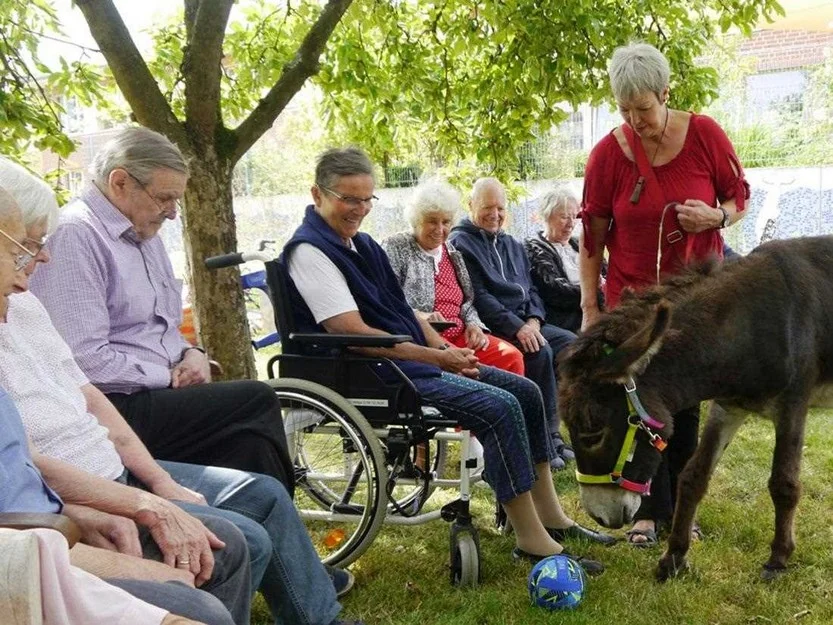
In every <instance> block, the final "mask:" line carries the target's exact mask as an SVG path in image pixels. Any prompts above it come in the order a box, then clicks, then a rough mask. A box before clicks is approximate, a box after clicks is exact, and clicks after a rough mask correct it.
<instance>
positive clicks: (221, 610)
mask: <svg viewBox="0 0 833 625" xmlns="http://www.w3.org/2000/svg"><path fill="white" fill-rule="evenodd" d="M105 581H106V582H107V583H108V584H112V585H113V586H118V587H119V588H121V589H122V590H126V591H127V592H129V593H130V594H131V595H133V596H134V597H136V598H137V599H141V600H142V601H145V602H146V603H150V604H151V605H155V606H156V607H157V608H162V609H163V610H167V611H168V612H170V613H171V614H178V615H179V616H184V617H186V618H189V619H191V620H194V621H199V622H201V623H205V624H206V625H234V620H232V618H231V614H229V611H228V610H226V608H225V606H223V604H222V602H221V601H220V600H219V599H217V597H214V596H213V595H210V594H208V593H207V592H205V591H203V590H199V589H198V588H191V587H190V586H186V585H185V584H182V583H180V582H166V583H164V584H162V583H159V582H148V581H144V580H138V579H106V580H105Z"/></svg>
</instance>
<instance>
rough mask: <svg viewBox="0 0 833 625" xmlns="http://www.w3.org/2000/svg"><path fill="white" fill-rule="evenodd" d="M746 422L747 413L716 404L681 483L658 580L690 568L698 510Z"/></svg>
mask: <svg viewBox="0 0 833 625" xmlns="http://www.w3.org/2000/svg"><path fill="white" fill-rule="evenodd" d="M745 418H746V412H745V411H740V410H737V411H735V410H733V411H730V412H727V411H726V410H724V409H723V408H722V407H720V406H719V405H718V404H717V403H714V402H713V403H712V406H711V411H710V414H709V420H708V422H707V423H706V427H705V428H704V430H703V436H702V437H701V438H700V443H699V444H698V445H697V450H696V451H695V452H694V455H693V456H692V457H691V459H690V460H689V461H688V463H687V464H686V466H685V469H683V471H682V473H680V476H679V478H678V480H677V503H676V505H675V507H674V522H673V524H672V526H671V534H670V535H669V537H668V546H667V547H666V549H665V553H663V554H662V557H661V558H660V560H659V565H658V566H657V573H656V574H657V579H658V580H659V581H661V582H664V581H665V580H667V579H668V578H669V577H674V576H676V575H677V574H678V573H680V572H681V571H683V570H685V569H686V568H687V567H688V564H687V562H686V559H685V556H686V553H688V548H689V546H690V545H691V527H692V524H693V523H694V515H695V513H696V512H697V506H698V504H699V503H700V500H701V499H703V496H704V495H705V494H706V490H707V488H708V485H709V479H711V475H712V473H713V471H714V467H715V466H716V465H717V463H718V461H719V460H720V457H721V456H722V455H723V451H724V450H725V449H726V447H727V446H728V445H729V442H730V441H731V440H732V437H734V435H735V433H736V432H737V431H738V428H740V426H741V425H743V422H744V420H745Z"/></svg>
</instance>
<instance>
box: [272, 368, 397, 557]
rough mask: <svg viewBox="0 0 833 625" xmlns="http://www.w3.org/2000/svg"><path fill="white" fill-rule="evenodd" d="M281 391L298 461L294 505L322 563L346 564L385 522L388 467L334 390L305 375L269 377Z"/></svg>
mask: <svg viewBox="0 0 833 625" xmlns="http://www.w3.org/2000/svg"><path fill="white" fill-rule="evenodd" d="M268 383H269V385H270V386H272V388H273V389H274V391H275V394H276V395H277V396H278V399H279V401H280V405H281V412H282V415H283V419H284V428H285V430H286V437H287V442H288V444H289V453H290V455H291V457H292V458H293V461H294V464H295V480H296V485H297V488H296V493H295V505H296V507H297V508H298V512H299V514H300V515H301V517H302V518H303V519H304V521H305V523H306V526H307V529H308V531H309V533H310V537H311V538H312V542H313V544H314V545H315V547H316V549H317V551H318V554H319V556H320V557H321V560H322V561H323V562H324V563H326V564H329V565H332V566H346V565H348V564H350V563H351V562H353V561H355V560H356V559H357V558H358V557H359V556H361V555H362V554H363V553H364V552H365V551H366V550H367V548H368V547H369V546H370V544H371V543H372V542H373V539H374V538H375V537H376V534H377V533H378V532H379V529H380V527H381V525H382V521H384V518H385V513H386V510H387V505H386V504H387V497H386V493H385V484H386V482H387V470H386V468H385V457H384V454H383V452H382V448H381V446H380V444H379V440H378V438H377V437H376V435H375V434H374V432H373V429H372V428H371V427H370V425H369V424H368V423H367V420H366V419H365V418H364V417H363V416H362V415H361V413H359V411H358V410H356V408H354V407H353V406H352V405H351V404H350V403H349V402H347V400H345V399H344V398H343V397H342V396H341V395H339V394H338V393H335V392H334V391H332V390H330V389H328V388H326V387H324V386H321V385H320V384H316V383H314V382H309V381H307V380H299V379H294V378H276V379H273V380H269V381H268Z"/></svg>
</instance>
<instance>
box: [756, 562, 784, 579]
mask: <svg viewBox="0 0 833 625" xmlns="http://www.w3.org/2000/svg"><path fill="white" fill-rule="evenodd" d="M786 572H787V567H786V566H778V565H773V564H769V563H767V564H764V566H763V567H762V568H761V580H762V581H765V582H772V581H775V580H776V579H778V578H779V577H781V576H782V575H784V574H785V573H786Z"/></svg>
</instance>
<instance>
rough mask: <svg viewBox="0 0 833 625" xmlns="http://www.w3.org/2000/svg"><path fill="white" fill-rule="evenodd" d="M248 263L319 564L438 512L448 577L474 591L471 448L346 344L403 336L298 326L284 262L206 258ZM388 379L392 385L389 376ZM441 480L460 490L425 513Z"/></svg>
mask: <svg viewBox="0 0 833 625" xmlns="http://www.w3.org/2000/svg"><path fill="white" fill-rule="evenodd" d="M248 261H262V262H263V263H264V267H265V281H266V287H267V288H266V291H267V292H268V293H269V294H270V296H271V299H272V304H273V309H274V313H275V322H276V326H277V329H278V334H279V335H280V339H281V345H282V353H280V354H278V355H276V356H274V357H272V358H271V359H270V360H269V362H268V365H267V372H268V377H269V380H268V383H269V384H270V385H271V386H272V388H273V389H274V391H275V394H276V395H277V397H278V399H279V401H280V406H281V411H282V416H283V419H284V427H285V430H286V436H287V442H288V444H289V451H290V454H291V456H292V458H293V461H294V468H295V480H296V495H295V503H296V507H297V508H298V512H299V514H300V516H301V517H302V518H303V519H304V521H305V524H306V526H307V529H308V531H309V533H310V536H311V537H312V541H313V544H314V545H315V546H316V549H317V550H318V552H319V555H320V556H321V559H322V561H323V562H325V563H326V564H329V565H331V566H338V567H343V566H347V565H348V564H350V563H352V562H354V561H356V560H357V559H358V558H359V557H360V556H361V555H362V554H363V553H364V552H365V551H367V549H368V548H369V547H370V546H371V545H372V543H373V540H374V539H375V537H376V535H377V534H378V532H379V530H380V529H381V526H382V524H383V523H390V524H397V525H419V524H422V523H426V522H429V521H433V520H436V519H439V518H442V519H443V520H445V521H447V522H449V523H450V524H451V525H450V535H449V551H450V566H449V570H450V581H451V583H452V584H454V585H456V586H460V587H474V586H477V585H478V584H479V582H480V577H481V570H480V540H479V534H478V531H477V528H476V527H474V525H473V524H472V517H471V514H470V505H469V504H470V496H471V489H472V487H473V486H474V485H476V484H478V483H481V482H482V457H481V459H478V453H477V449H476V447H477V446H478V445H479V443H477V441H476V439H474V438H473V437H472V436H471V435H470V433H469V432H468V431H464V430H460V429H459V428H458V427H457V424H456V423H455V422H454V421H453V420H449V419H448V418H446V417H444V416H443V415H442V414H441V413H440V412H439V411H437V410H435V409H433V408H431V407H428V406H423V405H422V404H421V401H420V397H419V393H418V391H417V390H416V388H415V387H414V385H413V383H412V382H411V380H409V379H408V378H407V376H405V374H404V373H402V371H401V370H400V369H399V367H397V366H396V364H395V363H394V362H393V361H392V360H390V359H388V358H371V357H366V356H362V355H359V354H357V353H355V352H354V351H352V350H351V348H355V347H393V346H394V345H396V344H397V343H402V342H406V341H409V340H411V337H410V336H393V335H384V336H368V335H341V334H328V333H299V332H297V331H296V328H295V326H294V320H293V316H292V314H290V313H289V311H288V310H287V307H286V302H288V301H289V298H288V296H287V275H286V272H285V268H284V267H283V265H282V264H281V262H280V261H278V260H276V259H274V258H272V257H271V255H267V254H265V253H262V252H248V253H240V252H238V253H232V254H224V255H222V256H215V257H212V258H209V259H206V261H205V264H206V267H207V268H209V269H219V268H223V267H231V266H234V265H239V264H242V263H244V262H248ZM310 348H315V350H316V353H314V354H312V353H310ZM321 352H324V353H323V354H322V353H321ZM276 367H277V371H276ZM383 370H386V372H388V375H387V376H384V377H383V376H382V375H381V374H382V372H383ZM390 373H392V374H393V375H392V376H391V375H390ZM391 377H393V378H395V380H396V382H394V383H391V382H388V381H385V378H387V379H390V378H391ZM450 441H456V442H458V443H459V445H460V462H459V478H452V479H447V478H445V477H444V475H445V470H446V468H447V467H446V465H447V463H448V460H449V454H448V451H449V450H448V444H449V442H450ZM440 487H442V488H455V489H458V491H459V496H458V497H457V498H456V499H454V500H453V501H451V502H449V503H446V504H445V505H443V506H442V507H441V508H440V509H435V510H430V511H423V507H424V506H425V504H426V502H427V501H428V499H429V497H430V496H431V494H432V493H433V492H434V490H435V489H436V488H440Z"/></svg>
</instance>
